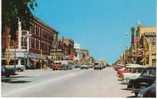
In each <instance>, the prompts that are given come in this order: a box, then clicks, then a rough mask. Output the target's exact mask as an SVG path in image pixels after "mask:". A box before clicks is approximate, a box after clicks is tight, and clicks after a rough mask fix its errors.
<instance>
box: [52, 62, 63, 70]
mask: <svg viewBox="0 0 157 99" xmlns="http://www.w3.org/2000/svg"><path fill="white" fill-rule="evenodd" d="M61 66H62V64H61V62H60V61H54V62H53V63H52V64H51V68H52V69H53V70H60V69H61Z"/></svg>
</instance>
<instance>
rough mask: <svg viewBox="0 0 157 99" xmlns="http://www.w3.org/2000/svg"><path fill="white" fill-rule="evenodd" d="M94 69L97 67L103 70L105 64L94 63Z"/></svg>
mask: <svg viewBox="0 0 157 99" xmlns="http://www.w3.org/2000/svg"><path fill="white" fill-rule="evenodd" d="M94 69H95V70H97V69H99V70H101V69H103V66H102V65H100V64H97V65H94Z"/></svg>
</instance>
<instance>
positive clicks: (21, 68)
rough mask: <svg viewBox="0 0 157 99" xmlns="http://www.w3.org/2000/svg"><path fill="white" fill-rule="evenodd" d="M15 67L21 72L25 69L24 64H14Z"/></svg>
mask: <svg viewBox="0 0 157 99" xmlns="http://www.w3.org/2000/svg"><path fill="white" fill-rule="evenodd" d="M15 67H16V70H17V71H20V72H22V71H24V70H25V69H26V67H25V65H16V66H15Z"/></svg>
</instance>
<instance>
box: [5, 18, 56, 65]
mask: <svg viewBox="0 0 157 99" xmlns="http://www.w3.org/2000/svg"><path fill="white" fill-rule="evenodd" d="M18 23H19V24H20V25H18V30H17V32H16V40H15V41H14V40H9V30H8V31H6V32H4V33H2V38H3V39H2V48H3V49H4V50H5V49H9V50H8V51H9V53H12V54H11V56H10V58H11V60H12V59H14V60H15V59H16V61H18V65H21V64H22V65H30V64H33V65H35V66H37V62H39V60H42V61H47V59H48V58H49V57H50V49H51V48H52V47H53V46H54V45H53V44H54V42H56V39H57V37H58V33H57V31H56V30H54V29H53V28H51V27H49V26H48V25H47V24H45V23H44V22H42V21H41V20H39V19H38V18H36V17H33V20H32V22H31V23H32V26H31V27H30V30H23V28H22V25H21V22H18ZM19 29H20V30H21V32H18V31H19ZM8 41H10V42H8ZM2 53H3V55H2V58H3V60H5V59H6V57H5V56H6V55H5V53H6V51H3V52H2Z"/></svg>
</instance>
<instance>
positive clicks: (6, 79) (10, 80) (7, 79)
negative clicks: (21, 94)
mask: <svg viewBox="0 0 157 99" xmlns="http://www.w3.org/2000/svg"><path fill="white" fill-rule="evenodd" d="M27 77H28V76H13V77H2V78H1V81H2V82H4V83H29V82H31V81H27V80H20V79H18V78H27ZM16 78H17V79H16Z"/></svg>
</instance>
